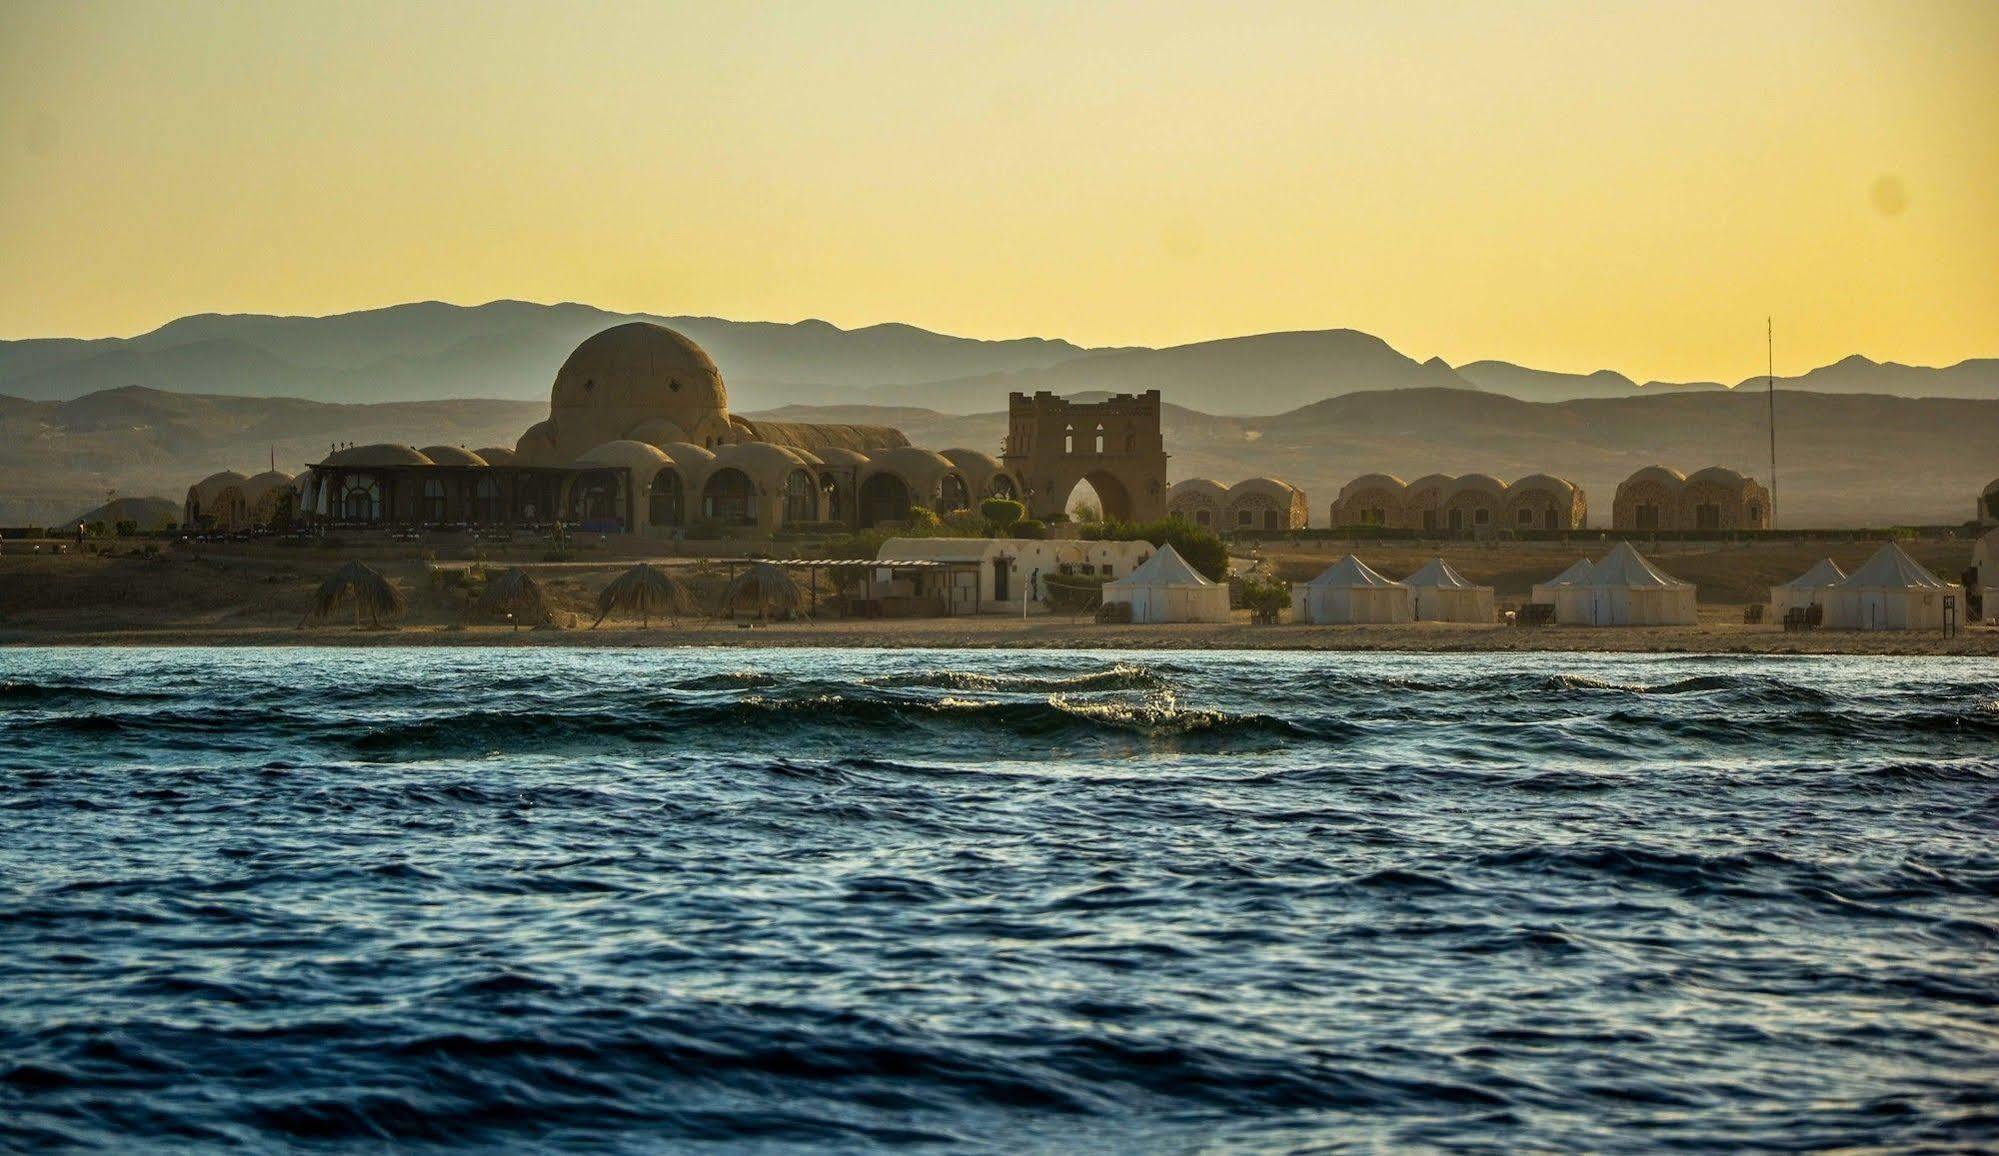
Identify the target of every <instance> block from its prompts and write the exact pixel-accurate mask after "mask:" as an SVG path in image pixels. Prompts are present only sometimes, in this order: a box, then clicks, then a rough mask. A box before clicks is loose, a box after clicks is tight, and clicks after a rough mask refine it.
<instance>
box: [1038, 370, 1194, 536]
mask: <svg viewBox="0 0 1999 1156" xmlns="http://www.w3.org/2000/svg"><path fill="white" fill-rule="evenodd" d="M1000 461H1001V462H1002V464H1003V465H1004V467H1005V469H1006V471H1007V472H1008V473H1011V474H1012V475H1013V476H1014V477H1015V478H1017V479H1019V480H1021V481H1022V482H1023V483H1024V492H1023V494H1022V500H1024V501H1025V502H1026V504H1027V512H1028V514H1029V515H1030V516H1031V517H1035V518H1044V519H1046V518H1055V517H1059V516H1062V515H1065V514H1066V513H1067V512H1068V509H1067V507H1068V502H1069V495H1070V494H1071V493H1073V492H1074V491H1075V489H1076V487H1077V486H1078V485H1080V484H1081V483H1083V482H1086V481H1087V482H1089V483H1090V488H1091V489H1093V490H1095V491H1096V492H1097V496H1098V497H1099V498H1100V499H1102V501H1103V505H1104V510H1103V513H1104V516H1105V517H1107V518H1114V519H1117V520H1119V521H1140V522H1149V521H1154V520H1157V519H1159V518H1161V517H1164V516H1165V514H1166V446H1165V442H1164V440H1163V438H1162V437H1161V435H1160V431H1159V391H1158V390H1156V389H1154V390H1148V391H1146V392H1145V393H1142V394H1128V393H1121V394H1113V395H1112V396H1111V397H1109V398H1108V399H1106V400H1104V401H1101V402H1072V401H1070V400H1068V399H1067V398H1062V397H1057V396H1055V395H1054V394H1052V393H1049V392H1047V391H1045V390H1044V391H1041V392H1038V393H1036V394H1034V395H1033V396H1032V397H1030V396H1028V395H1027V394H1023V393H1015V394H1010V395H1008V397H1007V436H1006V448H1005V453H1004V454H1003V455H1002V456H1001V458H1000Z"/></svg>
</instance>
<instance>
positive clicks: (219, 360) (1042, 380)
mask: <svg viewBox="0 0 1999 1156" xmlns="http://www.w3.org/2000/svg"><path fill="white" fill-rule="evenodd" d="M633 319H644V320H653V321H658V322H660V323H662V324H665V325H668V326H671V327H672V328H675V329H678V330H681V331H682V332H684V333H686V334H687V335H688V336H689V337H692V338H693V339H694V340H696V341H697V342H699V343H700V344H701V345H702V346H703V347H705V348H706V349H707V350H708V352H709V353H710V354H711V355H713V356H714V358H715V360H716V362H717V363H718V364H719V365H720V366H721V367H722V371H723V374H724V376H725V377H726V378H727V379H728V382H729V387H730V391H731V403H732V405H733V406H734V407H735V408H737V409H740V410H745V411H747V410H753V409H763V408H770V407H776V406H782V405H788V404H810V405H833V404H854V405H875V406H918V407H921V408H926V409H935V410H940V411H944V412H954V413H974V412H977V411H979V410H982V409H986V408H989V407H992V406H995V405H997V404H998V403H999V401H1000V400H1001V399H1003V397H1004V395H1005V393H1006V392H1007V391H1009V390H1022V391H1029V392H1031V391H1033V390H1039V389H1046V390H1051V391H1053V392H1057V393H1076V392H1080V391H1087V390H1120V391H1128V390H1138V389H1151V388H1158V389H1161V390H1164V391H1165V392H1166V394H1167V396H1168V397H1170V398H1172V399H1174V400H1175V401H1177V402H1179V403H1180V404H1183V405H1187V406H1191V407H1194V408H1196V409H1199V410H1202V411H1205V412H1209V413H1232V414H1258V413H1265V414H1267V413H1276V412H1281V411H1284V410H1287V409H1294V408H1297V407H1299V406H1303V405H1308V404H1310V403H1312V402H1315V401H1318V400H1320V399H1322V398H1326V397H1331V396H1335V395H1339V394H1346V393H1354V392H1362V391H1378V390H1400V389H1459V390H1465V389H1477V390H1482V391H1485V392H1490V393H1499V394H1505V395H1508V396H1512V397H1515V398H1519V399H1521V400H1524V401H1536V402H1561V401H1571V400H1579V399H1589V398H1604V399H1610V398H1619V397H1628V396H1631V395H1634V394H1639V395H1644V394H1659V393H1669V392H1685V391H1688V390H1707V391H1719V390H1722V389H1723V388H1724V386H1723V385H1722V384H1721V383H1717V382H1659V381H1650V382H1645V383H1643V384H1640V383H1637V382H1635V381H1633V380H1632V379H1631V378H1630V377H1628V376H1626V375H1624V374H1621V373H1618V372H1616V371H1614V370H1609V369H1605V370H1599V371H1597V372H1595V373H1590V374H1573V373H1560V372H1554V371H1548V370H1541V369H1534V368H1530V367H1526V366H1520V365H1515V364H1512V363H1509V362H1505V361H1495V360H1477V361H1469V362H1466V363H1465V364H1463V365H1460V366H1457V367H1455V368H1453V367H1452V366H1450V365H1448V364H1446V363H1445V362H1443V361H1442V360H1440V359H1437V358H1431V359H1429V360H1427V361H1417V360H1416V359H1414V358H1411V357H1409V356H1406V355H1404V354H1403V353H1401V352H1399V351H1397V350H1396V349H1394V348H1393V347H1391V346H1390V345H1388V343H1386V342H1384V341H1382V340H1381V339H1380V338H1378V337H1374V336H1372V335H1369V334H1366V333H1362V332H1359V331H1357V330H1352V329H1326V330H1308V331H1298V332H1286V333H1264V334H1252V335H1248V336H1242V337H1230V338H1224V339H1221V340H1216V341H1201V342H1194V343H1191V344H1187V345H1177V346H1172V347H1168V348H1163V349H1145V348H1131V349H1084V348H1082V347H1080V346H1077V345H1074V344H1072V343H1070V342H1067V341H1058V340H1046V339H1042V338H1023V339H1019V340H1013V341H980V340H974V339H971V338H964V337H953V336H950V335H948V334H942V333H933V332H930V331H928V330H924V329H918V328H916V327H914V326H910V325H900V324H885V325H872V326H867V327H864V328H859V329H841V328H838V327H837V326H833V325H830V324H828V323H826V322H824V321H800V322H797V323H792V324H784V323H777V322H761V321H729V320H724V319H721V318H714V317H693V316H680V317H674V316H657V315H652V314H625V313H613V312H609V311H606V310H602V309H598V308H595V307H593V306H589V305H581V304H575V303H565V304H558V305H538V304H533V303H530V302H525V301H493V302H489V303H487V304H484V305H476V306H461V305H452V304H447V303H445V302H440V301H424V302H416V303H412V304H407V305H395V306H390V307H388V308H385V309H372V310H364V311H361V312H357V313H344V314H338V315H335V316H330V317H276V316H267V315H258V314H240V315H222V314H201V315H198V316H193V317H184V318H181V319H179V320H177V321H172V322H169V323H168V324H166V325H163V326H161V327H160V328H158V329H155V330H153V331H152V332H150V333H145V334H141V335H139V336H137V337H131V338H102V339H89V340H80V339H70V338H49V339H30V340H23V341H4V342H0V394H9V395H14V396H16V397H20V398H29V399H36V400H65V399H71V398H77V397H81V396H83V395H84V394H88V393H92V392H96V391H100V390H105V389H113V388H117V387H121V386H130V385H138V386H145V387H149V388H154V389H162V390H172V391H177V392H183V393H200V394H231V395H242V396H265V397H291V398H305V399H311V400H318V401H329V402H343V403H369V402H402V401H420V400H435V399H443V398H498V399H519V400H528V399H540V398H545V397H547V395H548V387H549V383H550V382H551V381H552V380H553V379H554V376H555V370H556V368H557V367H558V366H559V365H561V364H562V361H563V359H564V358H565V357H567V356H568V354H569V351H570V350H571V349H573V348H574V347H575V346H576V344H577V343H578V342H580V341H582V340H583V339H584V338H585V337H588V336H589V335H590V334H592V333H595V332H597V331H598V330H601V329H604V328H608V327H609V326H611V325H615V324H618V323H620V322H623V321H628V320H633ZM1738 384H1739V385H1747V386H1752V387H1756V388H1759V389H1760V387H1761V386H1762V384H1763V382H1762V379H1761V378H1749V379H1746V380H1745V381H1744V382H1741V383H1738ZM1777 384H1778V386H1779V388H1788V389H1809V390H1813V391H1816V392H1821V393H1853V394H1859V393H1869V394H1888V395H1893V396H1902V397H1964V398H1999V359H1991V358H1985V359H1974V360H1970V361H1964V362H1961V363H1959V364H1957V365H1954V366H1948V367H1944V368H1940V369H1931V368H1926V367H1923V366H1909V365H1901V364H1898V363H1894V362H1875V361H1870V360H1868V359H1867V358H1864V357H1859V356H1854V357H1848V358H1845V359H1843V360H1841V361H1838V362H1835V363H1834V364H1832V365H1828V366H1823V367H1820V368H1818V369H1814V370H1812V371H1810V372H1809V373H1805V374H1803V375H1801V376H1796V377H1787V378H1780V379H1778V383H1777Z"/></svg>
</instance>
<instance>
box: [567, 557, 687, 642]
mask: <svg viewBox="0 0 1999 1156" xmlns="http://www.w3.org/2000/svg"><path fill="white" fill-rule="evenodd" d="M691 603H692V600H691V599H690V598H689V597H688V596H687V586H686V585H685V584H684V583H682V582H681V580H680V579H678V578H676V577H674V576H673V575H671V574H669V573H667V572H666V571H665V570H662V569H656V568H655V567H654V566H653V565H652V564H651V563H650V562H641V563H639V564H638V565H636V566H634V567H632V568H631V569H629V570H627V571H625V572H624V573H623V574H620V575H618V576H617V577H616V578H613V579H611V584H610V585H609V586H606V587H604V590H603V592H602V593H601V594H599V595H597V622H602V621H604V619H605V617H606V616H608V615H609V614H610V613H611V612H612V611H617V612H618V613H620V614H626V615H632V614H636V615H638V616H639V624H640V625H641V626H644V627H650V626H651V625H652V619H653V615H655V614H657V615H659V616H660V617H662V618H665V617H677V616H679V615H682V614H685V613H687V608H688V606H689V605H691ZM597 622H592V623H591V624H590V629H592V630H595V629H597Z"/></svg>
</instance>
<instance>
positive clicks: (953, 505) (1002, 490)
mask: <svg viewBox="0 0 1999 1156" xmlns="http://www.w3.org/2000/svg"><path fill="white" fill-rule="evenodd" d="M286 483H287V491H286V492H287V493H290V494H293V495H294V496H295V498H296V504H297V508H298V509H299V510H300V511H301V512H302V513H303V514H304V515H305V516H306V517H307V518H309V519H311V520H313V521H315V522H318V523H320V524H323V525H337V526H351V527H357V528H362V527H368V526H425V527H436V528H464V529H471V528H477V527H495V528H498V527H513V526H534V525H545V524H548V523H552V522H558V521H559V522H564V523H568V524H571V525H576V526H579V527H581V528H582V529H585V530H589V531H594V532H603V533H633V534H651V535H659V536H671V535H677V534H682V533H684V532H686V531H687V530H689V529H692V528H694V527H696V526H703V527H706V528H709V529H714V530H723V531H734V532H738V533H745V532H746V533H771V532H774V531H777V530H780V529H785V528H787V527H798V526H806V525H810V526H815V527H821V528H827V529H833V528H853V527H865V526H870V525H873V524H875V523H876V522H881V521H891V520H899V519H903V518H907V517H908V516H909V510H910V508H911V507H912V506H926V507H929V508H931V509H934V510H938V511H940V512H949V511H951V510H956V509H965V508H970V507H972V506H975V505H977V504H978V502H979V501H980V500H981V499H983V498H986V497H989V496H1015V495H1018V494H1020V493H1021V492H1022V491H1023V489H1024V487H1023V486H1022V484H1021V482H1020V479H1019V478H1018V477H1017V476H1015V474H1014V473H1013V472H1012V471H1010V470H1009V469H1007V468H1006V467H1005V466H1003V465H1002V464H1001V463H1000V462H999V461H998V460H997V459H995V458H994V457H993V456H992V455H990V454H985V453H981V452H979V451H976V450H969V449H949V450H945V451H944V452H943V453H941V454H938V453H931V452H929V451H927V450H919V449H916V448H915V447H913V446H911V445H910V444H909V439H908V438H906V437H904V436H903V435H902V433H901V431H899V430H895V429H890V428H888V427H886V426H866V425H812V424H806V423H801V422H775V421H753V420H750V419H748V418H744V417H741V416H739V415H736V414H732V413H730V412H729V390H728V387H727V385H725V384H724V383H723V380H722V374H721V371H720V370H719V369H717V368H716V367H715V362H714V360H713V359H712V358H710V357H709V356H708V354H707V353H706V351H704V350H703V349H702V348H701V347H700V346H699V345H696V344H695V343H694V342H693V341H690V340H688V339H687V338H686V337H685V336H683V335H682V334H680V333H676V332H675V331H673V330H671V329H668V328H666V327H665V326H663V325H656V324H653V323H652V322H647V321H634V322H630V323H628V324H624V325H617V326H613V327H612V328H610V329H606V330H604V331H603V332H601V333H597V334H595V335H593V336H591V337H589V338H588V339H586V340H585V341H584V342H583V343H582V344H581V345H578V346H577V347H576V349H575V350H574V351H573V352H571V353H570V355H569V357H568V358H567V359H566V360H565V361H564V362H563V363H562V367H561V368H560V369H558V370H557V371H556V374H555V382H554V384H553V386H552V387H551V388H550V390H549V406H548V417H547V418H546V419H545V420H542V421H539V422H536V423H535V424H534V425H532V426H530V427H529V428H528V429H527V430H526V431H525V432H523V433H522V434H521V436H520V437H519V438H518V439H517V440H516V441H515V443H514V445H513V446H512V447H506V446H491V447H487V448H484V449H478V450H470V449H466V448H464V447H462V446H449V445H432V446H425V447H424V448H422V449H418V448H416V447H415V446H411V445H394V444H378V445H366V446H350V447H347V448H343V449H339V450H336V451H334V452H331V453H329V454H328V455H327V456H326V457H325V458H324V459H323V460H321V461H319V462H316V463H314V464H313V465H312V466H311V468H310V469H309V470H308V471H307V472H306V473H304V474H301V475H300V476H299V477H298V478H297V479H289V478H287V479H286ZM246 485H247V486H248V488H247V489H246V488H245V487H246ZM250 491H255V492H254V493H251V492H250ZM274 493H275V476H274V475H270V474H265V475H259V476H258V477H257V478H255V479H250V478H244V477H243V475H241V474H217V475H215V476H213V477H211V478H207V479H204V480H203V481H202V482H200V483H197V484H196V485H195V486H193V487H191V488H190V489H189V491H188V502H187V507H188V515H189V517H188V524H189V525H191V526H192V525H200V526H213V527H216V528H232V527H233V525H234V524H235V523H236V522H239V521H243V522H248V521H253V520H254V518H255V516H256V511H258V510H263V509H268V508H275V507H274V502H275V499H274V498H272V494H274ZM225 523H227V525H225ZM260 524H267V523H260Z"/></svg>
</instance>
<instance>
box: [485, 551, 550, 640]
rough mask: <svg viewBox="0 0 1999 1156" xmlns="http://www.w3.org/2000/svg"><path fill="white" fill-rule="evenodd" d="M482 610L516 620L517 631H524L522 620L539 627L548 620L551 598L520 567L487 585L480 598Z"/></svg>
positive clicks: (539, 584)
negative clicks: (522, 629) (521, 629)
mask: <svg viewBox="0 0 1999 1156" xmlns="http://www.w3.org/2000/svg"><path fill="white" fill-rule="evenodd" d="M479 609H481V610H484V611H486V612H487V613H489V614H504V615H506V616H507V617H508V618H510V619H512V620H513V623H514V629H515V630H519V629H520V628H521V619H523V618H525V619H527V620H528V621H530V622H533V623H535V624H537V625H539V624H540V623H543V622H547V621H548V620H549V613H548V599H547V598H546V597H544V596H543V594H542V592H541V583H539V582H536V581H535V580H534V578H533V577H532V576H530V575H529V574H528V572H527V571H526V570H523V569H521V568H520V567H519V566H514V567H510V568H509V569H508V570H507V572H506V573H504V574H502V575H500V576H499V577H498V578H495V579H493V580H491V581H489V582H487V583H486V590H485V592H484V593H482V594H480V595H479Z"/></svg>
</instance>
